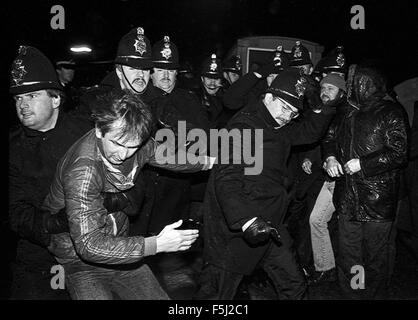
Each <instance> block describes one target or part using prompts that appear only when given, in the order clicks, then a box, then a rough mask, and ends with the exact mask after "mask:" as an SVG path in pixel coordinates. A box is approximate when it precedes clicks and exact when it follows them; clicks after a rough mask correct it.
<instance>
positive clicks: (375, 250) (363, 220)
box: [323, 65, 408, 299]
mask: <svg viewBox="0 0 418 320" xmlns="http://www.w3.org/2000/svg"><path fill="white" fill-rule="evenodd" d="M347 91H348V102H349V103H350V105H351V107H352V108H350V109H348V110H347V112H345V114H344V116H343V118H342V120H341V122H340V123H339V124H338V125H337V126H336V127H333V126H331V127H330V129H329V130H328V133H327V135H326V137H325V141H324V144H323V145H324V158H325V159H326V169H327V172H328V174H329V175H330V176H331V177H336V178H337V179H336V184H335V190H334V200H335V201H334V202H335V207H336V210H337V212H338V215H339V220H338V226H339V230H338V239H339V243H338V250H339V251H338V257H337V269H338V280H339V283H340V287H341V290H342V293H343V295H344V297H345V298H352V299H359V298H366V299H381V298H384V297H385V294H386V293H387V292H386V289H387V286H388V284H389V280H390V276H391V272H392V270H391V269H392V266H393V262H394V260H393V259H394V243H393V241H394V239H395V230H396V229H395V227H394V220H395V212H396V207H397V202H398V189H399V178H400V169H401V167H402V166H403V165H405V164H406V162H407V148H408V139H407V120H406V117H405V114H404V110H403V109H402V107H401V106H400V105H398V104H397V103H395V102H394V101H393V100H390V98H388V96H387V94H386V83H385V80H384V77H383V76H382V75H381V74H380V72H379V71H377V70H376V69H374V68H371V67H364V66H356V65H352V66H350V68H349V73H348V80H347ZM353 270H356V271H357V272H361V273H360V274H358V276H359V279H360V283H359V282H358V281H356V284H357V286H353V285H352V284H353V281H352V278H353V277H354V274H353V273H352V272H353ZM362 270H363V271H362ZM364 280H365V281H364ZM359 287H361V288H362V289H364V290H359Z"/></svg>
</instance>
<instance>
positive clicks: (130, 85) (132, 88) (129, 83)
mask: <svg viewBox="0 0 418 320" xmlns="http://www.w3.org/2000/svg"><path fill="white" fill-rule="evenodd" d="M121 70H122V74H123V77H124V78H125V80H126V82H127V83H128V85H129V87H130V88H131V90H132V91H133V92H135V93H137V94H141V92H139V91H137V90H135V88H134V87H133V86H132V84H131V82H130V81H129V80H128V78H127V77H126V74H125V71H124V70H123V66H121Z"/></svg>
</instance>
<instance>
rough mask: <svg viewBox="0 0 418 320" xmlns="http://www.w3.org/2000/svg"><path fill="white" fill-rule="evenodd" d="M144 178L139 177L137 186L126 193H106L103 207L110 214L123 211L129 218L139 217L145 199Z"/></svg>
mask: <svg viewBox="0 0 418 320" xmlns="http://www.w3.org/2000/svg"><path fill="white" fill-rule="evenodd" d="M142 181H143V178H142V177H140V176H138V178H137V181H136V183H135V186H134V187H133V188H131V189H129V190H127V191H124V192H117V193H114V192H104V193H103V195H104V199H103V206H104V207H105V208H106V210H107V212H108V213H112V212H117V211H123V212H124V213H125V214H126V215H128V216H134V215H137V214H138V213H139V211H140V208H141V206H142V203H143V201H144V198H145V192H144V190H145V188H144V185H143V183H142Z"/></svg>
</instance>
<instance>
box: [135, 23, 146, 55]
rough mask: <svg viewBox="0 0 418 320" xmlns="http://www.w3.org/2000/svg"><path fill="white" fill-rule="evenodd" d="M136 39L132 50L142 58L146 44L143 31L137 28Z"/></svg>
mask: <svg viewBox="0 0 418 320" xmlns="http://www.w3.org/2000/svg"><path fill="white" fill-rule="evenodd" d="M136 30H137V36H136V37H137V39H135V43H134V48H135V51H136V52H139V54H140V55H141V56H142V55H143V54H144V52H146V51H147V44H146V43H145V41H144V29H143V28H141V27H138V28H137V29H136Z"/></svg>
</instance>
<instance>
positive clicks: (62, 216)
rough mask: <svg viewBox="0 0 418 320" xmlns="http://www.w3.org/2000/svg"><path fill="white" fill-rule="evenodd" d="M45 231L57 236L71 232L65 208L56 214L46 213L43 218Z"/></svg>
mask: <svg viewBox="0 0 418 320" xmlns="http://www.w3.org/2000/svg"><path fill="white" fill-rule="evenodd" d="M43 225H44V229H45V230H46V232H47V233H49V234H57V233H62V232H69V231H70V228H69V227H68V219H67V213H66V212H65V208H63V209H61V210H60V211H58V213H56V214H51V213H49V212H44V216H43Z"/></svg>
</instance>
